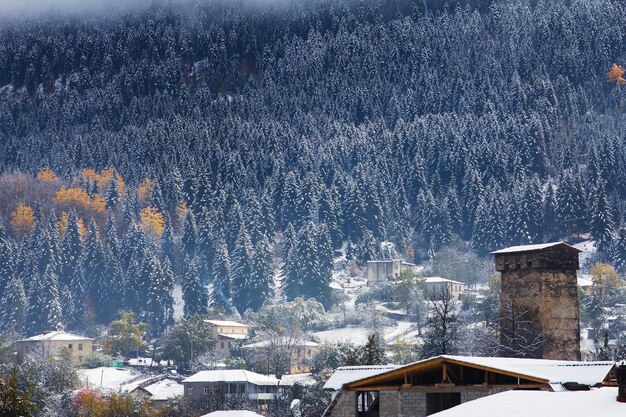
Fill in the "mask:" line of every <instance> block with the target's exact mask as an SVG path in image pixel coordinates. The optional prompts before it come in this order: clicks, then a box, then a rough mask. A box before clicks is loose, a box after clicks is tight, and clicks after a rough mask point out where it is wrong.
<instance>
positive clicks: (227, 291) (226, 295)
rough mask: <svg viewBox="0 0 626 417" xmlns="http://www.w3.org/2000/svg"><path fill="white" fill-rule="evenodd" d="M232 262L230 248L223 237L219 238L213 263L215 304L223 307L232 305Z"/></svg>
mask: <svg viewBox="0 0 626 417" xmlns="http://www.w3.org/2000/svg"><path fill="white" fill-rule="evenodd" d="M231 274H232V271H231V262H230V256H229V253H228V246H227V245H226V241H225V240H224V237H223V236H219V237H218V240H217V243H216V248H215V259H214V261H213V298H214V302H217V303H219V304H221V305H222V306H223V307H226V306H227V305H230V298H231V296H232V291H231V287H232V284H231V279H232V275H231Z"/></svg>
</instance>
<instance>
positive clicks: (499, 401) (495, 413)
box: [432, 387, 626, 417]
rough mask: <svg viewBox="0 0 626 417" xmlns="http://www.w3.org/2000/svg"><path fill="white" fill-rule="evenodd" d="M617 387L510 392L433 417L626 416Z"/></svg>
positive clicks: (473, 402)
mask: <svg viewBox="0 0 626 417" xmlns="http://www.w3.org/2000/svg"><path fill="white" fill-rule="evenodd" d="M616 397H617V388H616V387H603V388H599V389H592V390H590V391H565V392H549V391H506V392H502V393H499V394H494V395H489V396H487V397H483V398H479V399H477V400H472V401H468V402H466V403H463V404H460V405H457V406H456V407H452V408H450V409H448V410H444V411H441V412H439V413H436V414H432V417H474V416H480V417H500V416H507V417H528V416H533V417H557V416H567V417H590V416H602V417H618V416H619V417H623V416H625V415H626V404H624V403H619V402H617V401H616Z"/></svg>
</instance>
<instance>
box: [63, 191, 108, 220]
mask: <svg viewBox="0 0 626 417" xmlns="http://www.w3.org/2000/svg"><path fill="white" fill-rule="evenodd" d="M52 201H53V202H54V204H55V205H56V206H57V207H58V208H60V209H66V210H69V209H71V208H74V209H76V211H77V212H80V213H83V214H84V215H85V216H87V217H91V216H93V215H95V214H101V213H104V211H105V209H106V204H107V203H106V200H105V199H104V198H102V197H101V196H100V195H95V196H93V197H91V196H90V195H89V194H87V193H86V192H85V191H84V190H83V189H81V188H78V187H73V188H65V187H61V189H60V190H59V191H57V193H56V194H55V196H54V198H53V199H52Z"/></svg>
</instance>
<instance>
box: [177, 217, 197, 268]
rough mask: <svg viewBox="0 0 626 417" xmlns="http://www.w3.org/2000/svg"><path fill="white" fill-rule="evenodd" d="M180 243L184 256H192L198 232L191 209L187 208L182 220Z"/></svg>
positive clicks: (194, 252)
mask: <svg viewBox="0 0 626 417" xmlns="http://www.w3.org/2000/svg"><path fill="white" fill-rule="evenodd" d="M181 243H182V247H183V252H184V254H185V256H187V257H189V258H193V257H194V255H195V254H196V245H197V244H198V232H197V228H196V220H195V219H194V215H193V213H192V212H191V210H187V214H186V215H185V221H184V222H183V235H182V237H181Z"/></svg>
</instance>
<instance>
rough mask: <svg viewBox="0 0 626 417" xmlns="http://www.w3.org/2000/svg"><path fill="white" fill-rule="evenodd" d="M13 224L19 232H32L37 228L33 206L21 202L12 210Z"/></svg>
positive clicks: (16, 231)
mask: <svg viewBox="0 0 626 417" xmlns="http://www.w3.org/2000/svg"><path fill="white" fill-rule="evenodd" d="M11 226H12V227H13V231H14V232H15V233H17V234H20V235H23V234H25V233H30V232H32V231H33V229H34V228H35V213H34V212H33V209H32V207H30V206H27V205H26V204H23V203H20V204H18V206H17V207H16V208H15V210H13V211H12V212H11Z"/></svg>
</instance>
